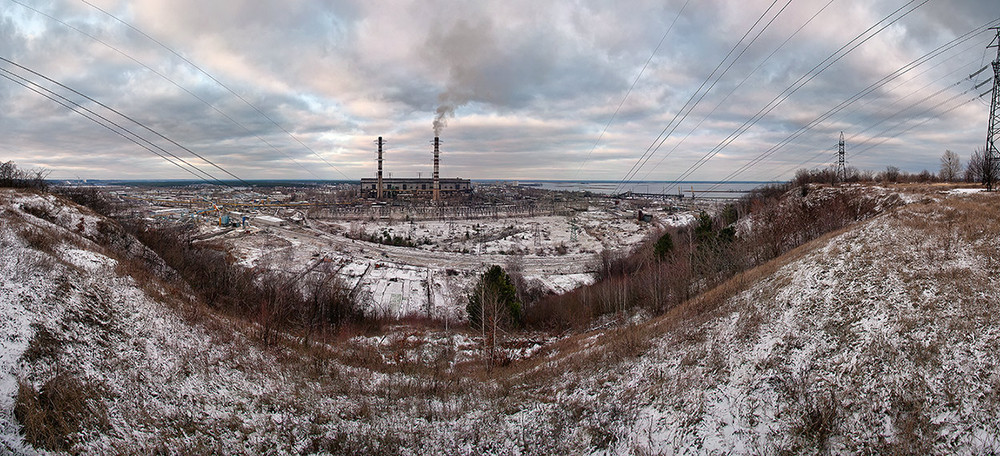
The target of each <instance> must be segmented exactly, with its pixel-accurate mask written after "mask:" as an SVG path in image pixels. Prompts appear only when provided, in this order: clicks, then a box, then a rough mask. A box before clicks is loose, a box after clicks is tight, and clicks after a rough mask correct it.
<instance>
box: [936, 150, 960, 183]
mask: <svg viewBox="0 0 1000 456" xmlns="http://www.w3.org/2000/svg"><path fill="white" fill-rule="evenodd" d="M961 172H962V159H961V158H959V157H958V154H956V153H954V152H952V151H950V150H946V151H944V154H943V155H941V172H940V174H938V177H940V178H941V180H943V181H945V182H954V181H956V180H958V177H959V175H960V174H961Z"/></svg>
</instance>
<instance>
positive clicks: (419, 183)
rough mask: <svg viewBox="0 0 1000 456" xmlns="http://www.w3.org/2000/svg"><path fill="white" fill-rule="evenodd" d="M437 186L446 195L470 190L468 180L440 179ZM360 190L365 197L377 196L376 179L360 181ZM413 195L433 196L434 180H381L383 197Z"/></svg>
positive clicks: (470, 186)
mask: <svg viewBox="0 0 1000 456" xmlns="http://www.w3.org/2000/svg"><path fill="white" fill-rule="evenodd" d="M438 184H439V185H440V186H441V194H443V195H448V194H451V193H462V192H468V191H470V190H472V183H471V182H470V181H469V179H461V178H449V177H445V178H441V179H438ZM361 190H362V192H363V193H364V194H365V195H371V196H377V194H378V178H375V177H365V178H362V179H361ZM404 193H407V194H415V195H427V196H431V197H433V195H434V179H428V178H424V179H419V178H416V177H414V178H405V177H404V178H398V177H391V178H383V179H382V194H383V195H389V196H392V195H399V194H404Z"/></svg>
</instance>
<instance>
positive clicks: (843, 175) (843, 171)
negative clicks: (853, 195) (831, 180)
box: [837, 132, 847, 182]
mask: <svg viewBox="0 0 1000 456" xmlns="http://www.w3.org/2000/svg"><path fill="white" fill-rule="evenodd" d="M837 180H838V181H840V182H847V166H846V164H845V162H844V132H840V143H839V145H838V147H837Z"/></svg>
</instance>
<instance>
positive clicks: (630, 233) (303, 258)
mask: <svg viewBox="0 0 1000 456" xmlns="http://www.w3.org/2000/svg"><path fill="white" fill-rule="evenodd" d="M647 212H648V213H650V214H651V215H653V216H654V220H653V222H651V223H647V222H639V221H638V220H637V217H636V209H635V208H618V207H609V206H603V207H597V206H591V207H590V208H589V209H588V210H587V211H581V212H578V213H576V214H574V215H572V216H538V217H530V218H500V219H475V220H447V221H426V220H425V221H414V222H405V221H377V220H373V221H324V220H310V221H309V225H310V226H309V227H303V226H288V227H271V228H266V229H263V230H255V231H253V232H250V233H247V232H246V231H243V230H238V231H235V232H232V233H229V234H227V235H225V236H222V237H220V238H218V239H224V240H225V242H226V243H227V245H229V246H231V247H232V248H233V249H234V251H235V252H236V254H237V255H238V256H239V257H240V259H241V261H242V262H243V264H245V265H247V266H251V267H253V266H261V267H266V268H274V269H278V270H281V271H285V272H288V273H297V272H300V271H302V270H304V269H305V268H307V267H308V266H309V265H310V263H311V262H312V261H314V259H315V258H322V257H326V258H329V259H330V260H331V261H332V263H334V264H336V265H337V267H336V268H335V269H336V271H337V273H338V275H340V277H341V278H343V279H344V280H345V281H346V282H347V284H348V285H349V286H350V287H351V288H355V287H359V288H360V290H361V291H362V292H364V294H365V295H366V296H367V297H368V298H369V299H370V302H371V305H372V306H374V307H375V308H377V309H379V310H380V311H382V312H384V313H387V314H388V315H392V316H396V317H401V316H406V315H422V316H430V317H434V318H443V317H444V316H446V315H448V316H461V315H462V310H463V309H464V305H465V304H464V296H465V294H466V293H467V290H469V289H470V288H471V287H472V284H473V283H474V281H475V280H476V277H477V275H478V274H480V273H482V271H484V270H485V269H486V268H488V267H489V266H490V265H493V264H498V265H506V264H507V263H508V262H509V261H511V259H512V258H513V257H517V258H518V259H519V261H521V262H522V265H523V267H524V270H525V276H526V278H527V279H528V280H530V281H532V282H533V283H536V284H538V286H540V287H541V288H543V289H545V290H547V291H549V292H553V293H563V292H566V291H569V290H572V289H575V288H577V287H580V286H582V285H586V284H590V283H592V282H593V280H594V277H593V274H592V273H593V271H594V270H596V264H597V263H596V261H597V259H596V257H597V255H598V254H599V253H600V252H601V251H603V250H605V249H610V250H614V251H627V250H628V249H630V248H631V247H632V246H634V245H636V244H638V243H639V242H640V241H642V239H643V238H645V237H646V236H648V235H649V233H650V232H652V231H653V230H655V229H657V227H661V226H671V225H672V226H680V225H686V224H688V223H691V222H692V221H693V220H694V214H693V213H692V212H679V213H670V212H668V211H665V210H664V209H663V207H652V208H649V209H648V210H647ZM361 234H364V235H366V236H384V235H388V236H394V237H396V236H398V237H400V238H403V239H406V240H407V241H409V242H412V243H414V244H415V246H414V247H395V246H386V245H381V244H377V243H372V242H365V241H362V240H358V239H357V238H358V237H360V235H361ZM321 271H324V272H325V271H326V269H322V270H321ZM449 318H450V317H449Z"/></svg>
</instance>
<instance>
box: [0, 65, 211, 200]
mask: <svg viewBox="0 0 1000 456" xmlns="http://www.w3.org/2000/svg"><path fill="white" fill-rule="evenodd" d="M11 75H13V76H11ZM0 76H2V77H4V78H6V79H8V80H10V81H12V82H14V83H15V84H18V85H20V86H22V87H24V88H26V89H28V90H31V91H32V92H35V93H37V94H39V95H41V96H43V97H45V98H48V99H49V100H52V101H54V102H56V103H58V104H60V105H62V106H63V107H65V108H67V109H69V110H70V111H73V112H75V113H77V114H79V115H81V116H83V117H84V118H86V119H88V120H90V121H92V122H94V123H96V124H98V125H100V126H102V127H104V128H106V129H108V130H110V131H111V132H113V133H115V134H117V135H118V136H121V137H123V138H125V139H127V140H129V141H131V142H133V143H135V144H136V145H138V146H139V147H142V148H143V149H146V150H148V151H149V152H151V153H153V154H154V155H156V156H158V157H160V158H162V159H164V160H166V161H167V162H168V163H170V164H172V165H174V166H176V167H178V168H180V169H182V170H184V171H186V172H188V173H190V174H191V175H193V176H194V177H196V178H198V179H199V180H203V181H205V182H210V181H209V180H208V179H206V178H205V177H203V176H200V175H198V174H196V173H195V172H194V171H192V170H191V169H189V168H185V167H184V166H182V165H181V164H179V163H177V162H175V161H173V160H171V159H170V158H168V157H167V156H165V155H163V154H161V153H159V152H157V151H155V150H153V149H151V148H149V146H146V145H145V144H142V143H140V142H138V141H137V140H135V139H134V138H132V137H131V136H128V135H126V134H125V133H122V132H121V131H118V130H115V129H114V128H111V126H109V125H108V124H105V123H103V122H101V121H99V120H97V119H98V118H99V119H102V120H104V121H107V122H108V123H111V124H112V125H115V126H116V127H118V128H120V129H122V130H123V131H125V132H128V133H130V134H132V133H131V132H130V131H129V130H128V129H125V128H123V127H121V126H120V125H117V124H115V123H114V122H111V121H109V120H108V119H106V118H105V117H103V116H101V115H100V114H97V113H95V112H93V111H91V110H89V109H87V108H84V107H83V106H81V105H80V104H79V103H76V102H74V101H72V100H69V99H68V98H66V97H63V96H62V95H59V94H57V93H55V92H53V91H51V90H49V89H47V88H45V87H42V86H40V85H38V84H35V83H33V82H31V81H28V80H27V79H25V78H22V77H20V76H18V75H17V74H15V73H12V72H11V71H9V70H7V69H5V68H0ZM15 77H16V78H15ZM18 79H23V80H24V81H27V82H22V81H19V80H18ZM32 85H34V86H36V87H38V88H35V87H32ZM45 92H48V93H45ZM50 94H51V95H50ZM63 100H65V101H63ZM84 112H87V113H89V114H90V115H88V114H85V113H84ZM95 117H96V118H95ZM133 135H134V134H133ZM136 136H137V135H136ZM137 137H138V136H137ZM170 155H171V156H173V154H170ZM173 157H174V158H175V159H177V160H178V161H181V162H183V163H185V164H187V165H188V166H190V167H191V168H194V169H195V170H198V171H200V172H202V173H204V174H205V175H207V176H209V177H211V178H212V179H215V178H214V177H212V176H211V175H209V174H208V173H205V172H204V171H201V170H200V169H198V168H197V167H195V166H193V165H191V164H190V163H187V162H185V161H184V160H183V159H180V158H178V157H176V156H173ZM215 180H216V181H218V179H215ZM219 182H220V183H222V184H223V185H226V184H225V183H224V182H221V181H219Z"/></svg>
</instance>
